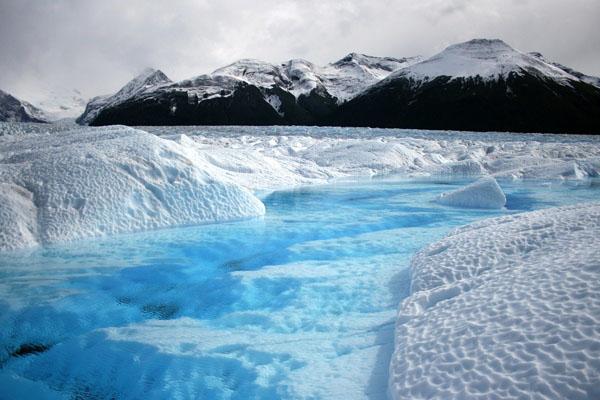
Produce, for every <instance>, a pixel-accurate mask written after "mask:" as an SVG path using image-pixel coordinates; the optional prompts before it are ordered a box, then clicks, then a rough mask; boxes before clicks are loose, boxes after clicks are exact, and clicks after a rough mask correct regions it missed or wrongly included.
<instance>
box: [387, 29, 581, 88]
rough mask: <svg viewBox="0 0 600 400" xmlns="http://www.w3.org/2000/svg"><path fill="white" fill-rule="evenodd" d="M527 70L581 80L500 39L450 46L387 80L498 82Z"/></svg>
mask: <svg viewBox="0 0 600 400" xmlns="http://www.w3.org/2000/svg"><path fill="white" fill-rule="evenodd" d="M523 71H526V72H529V73H533V74H536V75H538V76H543V77H549V78H553V79H558V80H563V81H564V80H578V78H577V77H576V76H574V75H572V74H570V73H569V72H567V71H565V70H563V69H561V68H559V67H557V66H555V65H552V64H549V63H547V62H545V61H544V60H543V59H540V58H538V57H535V56H533V55H531V54H527V53H522V52H520V51H518V50H515V49H513V48H512V47H510V46H509V45H508V44H506V43H504V42H503V41H502V40H499V39H492V40H489V39H475V40H471V41H468V42H464V43H459V44H455V45H452V46H449V47H447V48H446V49H445V50H443V51H442V52H441V53H439V54H437V55H434V56H433V57H431V58H429V59H427V60H425V61H422V62H420V63H417V64H414V65H412V66H409V67H407V68H404V69H401V70H398V71H396V72H394V73H393V74H391V75H390V76H389V77H388V78H387V79H396V78H400V77H406V78H412V79H414V80H416V81H425V80H433V79H434V78H436V77H439V76H448V77H451V78H468V77H476V76H479V77H481V78H483V79H497V78H498V77H506V76H508V74H509V73H511V72H515V73H518V74H520V73H522V72H523Z"/></svg>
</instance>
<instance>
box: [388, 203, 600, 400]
mask: <svg viewBox="0 0 600 400" xmlns="http://www.w3.org/2000/svg"><path fill="white" fill-rule="evenodd" d="M599 237H600V203H592V204H583V205H576V206H569V207H560V208H553V209H546V210H541V211H535V212H530V213H525V214H519V215H512V216H505V217H500V218H493V219H488V220H484V221H481V222H478V223H474V224H471V225H468V226H466V227H463V228H460V229H458V230H456V231H454V232H453V233H452V234H450V235H449V236H447V237H446V238H444V239H443V240H441V241H439V242H437V243H435V244H432V245H430V246H428V247H426V248H424V249H423V250H421V251H420V252H419V253H418V254H417V255H416V256H415V257H414V258H413V261H412V264H411V268H412V287H411V292H412V293H411V295H410V296H409V297H408V298H407V299H405V301H404V302H403V303H402V305H401V307H400V310H399V313H398V319H397V325H396V339H395V352H394V354H393V357H392V361H391V365H390V381H389V385H390V387H389V389H390V393H391V395H392V397H393V398H394V399H425V398H427V399H454V398H481V399H484V398H485V399H488V398H548V399H555V398H565V399H566V398H568V399H575V398H577V399H592V398H598V397H599V396H600V389H598V388H600V345H598V343H600V331H599V330H598V326H600V253H599V252H598V249H597V247H598V246H597V243H598V238H599Z"/></svg>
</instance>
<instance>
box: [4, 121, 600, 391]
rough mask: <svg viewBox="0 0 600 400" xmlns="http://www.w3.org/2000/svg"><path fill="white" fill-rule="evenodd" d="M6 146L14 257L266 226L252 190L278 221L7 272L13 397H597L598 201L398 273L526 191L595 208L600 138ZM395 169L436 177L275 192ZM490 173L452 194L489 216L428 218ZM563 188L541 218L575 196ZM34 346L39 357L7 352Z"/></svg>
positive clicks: (466, 239)
mask: <svg viewBox="0 0 600 400" xmlns="http://www.w3.org/2000/svg"><path fill="white" fill-rule="evenodd" d="M146 131H150V132H153V133H155V135H154V134H150V133H148V132H146ZM0 133H2V136H1V137H0V204H2V208H0V250H7V249H16V248H22V247H25V246H33V245H36V244H40V245H45V244H48V243H55V242H59V241H69V240H75V239H79V238H84V237H91V236H102V235H112V234H115V233H124V232H137V231H148V230H152V229H157V228H163V227H173V226H182V225H194V224H200V223H206V222H220V221H229V220H232V219H240V218H247V217H254V216H260V215H262V214H264V213H265V206H264V205H263V203H262V202H261V201H260V200H258V198H257V197H256V195H255V194H253V193H252V191H256V192H260V191H264V193H263V194H261V199H262V201H264V202H265V204H267V207H272V208H269V210H270V213H269V214H268V215H267V217H266V218H265V219H261V220H260V221H249V222H248V223H245V222H244V223H240V224H222V225H218V226H216V225H215V226H205V227H201V228H202V229H200V227H187V228H185V229H176V230H169V231H165V230H163V231H152V232H147V233H138V234H136V235H131V237H123V236H119V237H115V238H106V239H102V240H94V241H88V242H81V243H78V245H77V246H63V247H61V246H59V245H55V246H52V247H51V248H49V249H44V251H40V252H34V253H33V255H32V256H31V258H28V257H21V254H22V253H20V252H18V253H12V252H5V253H3V254H0V258H1V260H0V263H3V265H5V266H6V267H5V268H3V269H2V273H3V275H2V279H0V293H1V294H2V296H1V298H0V302H1V303H2V307H3V310H6V312H4V313H2V315H0V319H1V320H2V321H1V322H2V324H3V326H9V327H10V329H6V330H3V331H2V333H0V338H1V339H2V340H1V342H2V346H3V347H2V349H0V350H1V352H0V358H1V359H2V362H6V364H4V365H5V368H4V370H3V371H1V372H0V386H2V387H3V388H4V386H5V385H6V387H9V388H10V389H9V390H10V391H9V390H8V389H7V390H6V394H5V395H6V396H12V397H22V396H31V397H40V398H52V397H56V398H60V397H61V395H62V393H58V392H56V393H55V392H54V391H55V390H60V391H61V392H67V393H69V395H70V397H77V396H80V397H90V396H97V397H110V396H117V395H118V397H122V398H139V397H152V396H154V397H156V398H165V397H167V398H174V397H177V396H181V394H182V393H184V395H185V394H187V393H191V394H193V395H195V396H201V397H206V398H213V397H218V396H219V395H222V394H223V393H225V394H232V393H234V394H236V395H239V396H242V397H257V398H280V397H288V398H347V397H348V394H349V393H351V394H353V397H356V398H378V399H379V398H384V396H385V388H386V387H387V386H389V393H390V394H391V395H392V397H394V398H398V399H400V398H410V399H413V398H414V399H419V398H441V399H446V398H466V397H468V398H493V397H494V396H497V397H498V398H507V397H511V398H515V397H528V396H529V397H535V396H538V397H540V398H544V397H545V398H595V397H598V392H597V389H596V387H598V382H599V381H600V375H599V373H598V360H599V359H600V347H599V346H598V345H597V343H598V340H599V337H598V333H597V332H598V329H597V326H598V322H600V321H598V315H600V294H599V293H600V287H598V286H600V283H598V282H600V279H599V278H600V276H598V273H599V270H598V268H597V267H598V265H600V258H599V256H598V255H597V250H596V247H597V246H596V242H597V238H598V237H599V235H600V204H598V203H594V204H586V205H576V206H569V207H562V208H554V209H547V210H543V211H536V212H533V213H528V214H521V215H509V216H504V217H501V218H496V219H491V220H485V221H481V222H477V223H475V224H471V225H469V226H466V227H463V228H459V229H457V230H456V231H454V232H453V233H451V234H450V235H449V236H447V237H446V238H444V239H442V240H441V241H440V242H437V243H434V244H431V245H429V246H428V247H425V248H423V249H422V250H421V251H420V252H419V253H418V254H417V255H416V256H415V257H414V258H413V260H412V263H411V271H410V272H411V273H410V274H409V271H408V269H407V267H408V265H407V264H408V260H409V259H410V255H411V254H413V252H414V251H416V250H417V249H418V248H419V247H421V246H423V245H424V244H426V243H430V242H431V241H432V240H434V239H435V240H437V239H439V238H440V237H441V235H442V234H443V233H445V232H447V229H448V228H449V227H450V226H456V225H457V224H464V223H465V221H467V222H468V221H472V220H474V219H476V218H481V216H482V215H498V214H506V213H509V212H514V210H515V209H498V208H499V207H502V206H504V203H505V202H506V198H507V196H509V195H514V196H513V197H512V199H513V206H514V204H515V200H514V199H515V198H517V196H518V195H519V192H518V190H515V189H514V187H515V186H512V191H511V185H514V184H515V183H514V182H510V181H507V180H508V179H510V180H518V179H531V178H536V179H539V178H542V179H544V180H545V181H546V183H548V182H551V181H550V180H555V181H556V180H557V181H559V182H560V181H562V180H572V181H573V182H574V183H576V184H577V185H582V186H585V185H589V186H590V189H589V191H588V192H587V194H586V195H585V196H586V197H585V199H586V200H589V199H590V198H591V199H595V198H594V196H597V193H596V192H595V191H594V190H593V185H595V184H597V180H594V179H595V178H596V177H598V176H599V172H600V146H599V144H600V139H599V138H597V137H592V136H560V135H552V136H543V135H512V134H499V133H497V134H494V133H486V134H479V133H468V132H461V133H458V132H432V131H401V130H377V129H358V128H357V129H346V128H311V127H285V128H282V127H166V128H165V127H153V128H141V129H132V128H126V127H122V126H113V127H103V128H82V127H76V128H74V127H73V126H72V125H68V124H65V125H55V124H46V125H44V126H41V125H33V124H32V125H29V124H0ZM386 174H400V175H401V176H402V177H406V176H412V177H420V178H423V179H420V180H417V182H416V183H415V182H413V183H410V184H406V185H398V186H394V185H388V184H386V182H384V181H379V180H373V181H369V180H364V181H363V182H368V183H367V184H364V185H366V186H367V189H365V188H364V187H363V188H360V187H359V186H356V182H355V183H353V185H355V186H352V185H350V186H348V187H344V186H343V182H342V183H340V182H337V184H336V185H331V186H325V187H321V188H301V189H298V190H297V191H289V192H287V191H278V192H273V193H269V192H271V191H274V190H280V189H282V188H287V187H292V186H297V185H308V184H313V185H314V184H319V183H325V182H331V181H332V180H343V179H345V178H352V179H354V178H356V177H358V176H363V177H374V176H382V175H386ZM480 175H483V176H485V177H483V178H481V179H480V180H478V181H476V182H475V183H474V184H472V185H469V186H466V187H463V188H461V189H458V190H457V191H455V192H451V193H450V194H446V195H444V196H443V197H442V198H443V199H444V201H446V202H449V204H451V205H459V206H467V207H491V208H494V209H493V210H475V209H465V210H461V211H460V212H458V211H457V210H454V209H451V208H448V207H440V206H439V205H437V204H432V203H431V202H430V200H433V199H434V198H435V196H436V195H438V194H439V193H440V192H441V191H442V190H443V189H441V188H440V187H446V186H441V185H438V184H437V183H438V182H443V181H445V180H446V179H449V178H452V177H454V178H456V177H459V178H464V177H468V178H469V179H475V178H476V177H479V176H480ZM425 178H427V179H425ZM496 178H498V179H500V178H502V179H504V181H503V180H500V183H501V184H502V186H503V188H504V190H505V191H506V193H507V196H505V195H504V193H503V191H502V189H500V187H499V185H498V182H496V180H495V179H496ZM590 178H591V179H590ZM388 183H389V182H388ZM369 185H370V186H369ZM561 187H562V189H561V190H560V191H559V190H556V191H552V190H548V192H547V193H546V194H545V195H543V196H542V195H540V197H536V198H535V199H533V200H531V201H530V203H532V204H533V205H534V206H535V205H536V204H540V203H542V202H544V201H548V196H552V198H551V200H552V201H557V202H558V203H554V204H563V203H564V202H573V201H577V200H578V199H580V198H579V197H577V196H578V194H577V192H575V191H573V192H572V191H571V190H570V189H569V187H570V185H561ZM575 187H577V186H575ZM535 195H536V194H533V197H535ZM524 197H526V196H522V197H521V201H523V200H522V199H523V198H524ZM565 199H566V200H565ZM536 202H537V203H536ZM560 202H563V203H560ZM492 206H493V207H492ZM545 206H547V205H545ZM507 208H510V207H509V206H508V205H507ZM331 210H336V212H335V213H332V212H331ZM103 240H104V241H103ZM7 260H8V261H7ZM91 266H93V267H91ZM100 270H102V271H100ZM409 283H410V292H409V288H408V284H409ZM407 295H408V297H407V298H406V300H405V301H404V302H403V303H402V305H401V306H400V309H399V311H398V315H397V318H396V307H397V304H398V302H399V301H400V299H402V298H403V297H405V296H407ZM33 321H35V322H33ZM394 325H395V329H396V331H395V333H394V332H393V330H394ZM394 340H395V352H394V355H393V357H392V360H391V364H390V363H389V355H390V354H391V353H392V350H393V349H392V342H393V341H394ZM36 344H37V345H40V346H41V345H46V344H47V348H46V349H44V351H41V352H40V353H39V354H28V355H24V356H19V355H15V353H18V349H20V346H23V345H36ZM388 366H390V373H389V374H388V373H387V370H388ZM100 368H101V369H102V370H103V371H104V372H105V373H103V374H98V370H99V369H100ZM190 376H192V377H193V379H190ZM132 382H133V384H132ZM136 382H137V383H136ZM232 390H234V391H235V392H232ZM3 394H4V392H3V393H2V394H0V397H2V395H3Z"/></svg>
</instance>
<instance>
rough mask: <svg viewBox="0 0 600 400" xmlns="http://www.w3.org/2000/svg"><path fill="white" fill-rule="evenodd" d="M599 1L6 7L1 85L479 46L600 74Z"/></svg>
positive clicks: (121, 78)
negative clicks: (485, 43)
mask: <svg viewBox="0 0 600 400" xmlns="http://www.w3.org/2000/svg"><path fill="white" fill-rule="evenodd" d="M599 17H600V0H395V1H393V0H382V1H378V0H335V1H326V0H302V1H300V0H297V1H294V0H214V1H203V0H180V1H176V0H170V1H158V0H157V1H149V0H131V1H124V0H101V1H84V0H47V1H45V0H0V88H2V89H4V90H7V91H9V92H13V93H14V94H16V95H18V96H21V97H24V98H25V99H27V98H28V97H29V98H31V97H32V96H35V89H36V88H37V87H50V88H52V87H69V88H78V89H80V90H81V91H82V92H83V93H84V95H86V96H94V95H98V94H104V93H112V92H115V91H116V90H117V89H118V88H120V87H121V86H122V85H123V84H124V83H126V82H127V81H128V80H129V79H131V78H132V77H133V75H135V74H136V73H138V72H140V71H141V70H142V69H143V68H144V67H148V66H150V67H155V68H159V69H161V70H162V71H163V72H165V73H166V74H167V75H168V76H169V77H170V78H171V79H174V80H178V79H184V78H188V77H191V76H194V75H199V74H201V73H206V72H210V71H212V70H214V69H216V68H218V67H220V66H223V65H226V64H228V63H231V62H233V61H235V60H237V59H239V58H259V59H262V60H265V61H271V62H280V61H283V60H287V59H290V58H305V59H308V60H310V61H313V62H315V63H317V64H325V63H328V62H331V61H335V60H337V59H339V58H341V57H342V56H344V55H345V54H347V53H349V52H352V51H356V52H360V53H365V54H370V55H378V56H383V55H385V56H395V57H403V56H412V55H417V54H419V55H424V56H430V55H433V54H435V53H437V52H438V51H440V50H442V49H443V48H444V47H446V46H447V45H449V44H452V43H456V42H461V41H465V40H469V39H472V38H475V37H486V38H501V39H503V40H505V41H506V42H508V43H509V44H510V45H512V46H513V47H516V48H517V49H519V50H522V51H540V52H542V53H543V54H544V55H545V56H546V58H548V59H551V60H553V61H558V62H560V63H563V64H565V65H568V66H571V67H573V68H575V69H577V70H580V71H582V72H585V73H587V74H592V75H600V23H599Z"/></svg>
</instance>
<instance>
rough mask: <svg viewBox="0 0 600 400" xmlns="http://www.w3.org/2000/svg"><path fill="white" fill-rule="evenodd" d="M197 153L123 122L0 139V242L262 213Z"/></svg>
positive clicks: (8, 244)
mask: <svg viewBox="0 0 600 400" xmlns="http://www.w3.org/2000/svg"><path fill="white" fill-rule="evenodd" d="M206 169H207V164H206V163H204V162H203V161H202V160H201V159H199V158H198V157H197V155H196V153H194V152H192V151H189V150H188V149H186V148H185V147H183V146H181V145H179V144H177V143H175V142H173V141H170V140H165V139H161V138H159V137H156V136H154V135H151V134H149V133H146V132H144V131H139V130H135V129H131V128H126V127H110V128H103V129H77V130H74V131H67V132H61V133H56V134H52V135H27V136H22V137H20V138H16V137H12V138H11V137H6V138H3V140H1V141H0V201H1V202H2V208H1V209H0V250H8V249H16V248H21V247H28V246H34V245H36V244H48V243H52V242H57V241H66V240H72V239H77V238H82V237H90V236H99V235H106V234H115V233H121V232H133V231H141V230H148V229H156V228H164V227H170V226H180V225H190V224H198V223H208V222H217V221H224V220H232V219H239V218H246V217H252V216H258V215H262V214H264V211H265V209H264V205H263V204H262V203H261V202H260V200H258V199H257V198H256V197H255V196H254V195H253V194H252V193H250V192H249V191H248V190H247V189H244V188H242V187H240V186H238V185H236V184H235V183H232V182H230V181H228V180H226V179H225V178H222V177H220V176H219V175H217V174H213V173H209V172H207V171H206Z"/></svg>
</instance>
